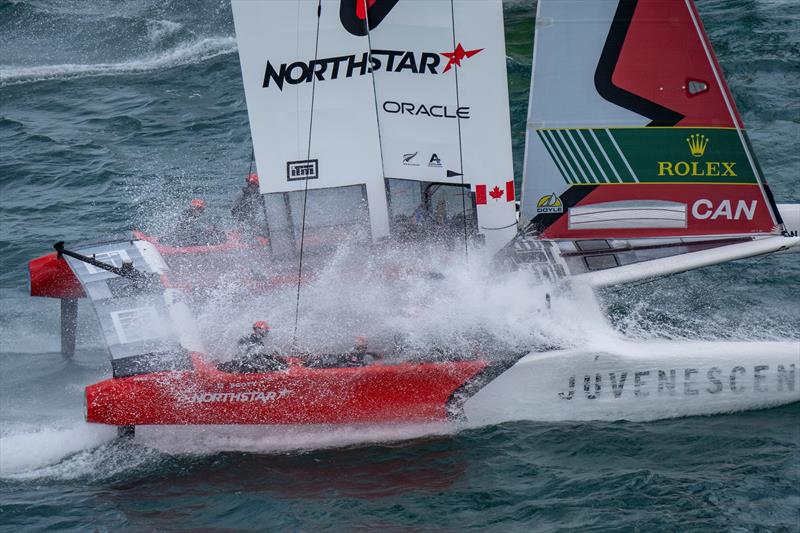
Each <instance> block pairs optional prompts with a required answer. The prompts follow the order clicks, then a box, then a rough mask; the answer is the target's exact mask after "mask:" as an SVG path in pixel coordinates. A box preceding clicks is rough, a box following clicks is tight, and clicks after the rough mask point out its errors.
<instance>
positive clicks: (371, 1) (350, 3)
mask: <svg viewBox="0 0 800 533" xmlns="http://www.w3.org/2000/svg"><path fill="white" fill-rule="evenodd" d="M395 4H397V0H341V3H340V4H339V20H341V21H342V26H344V29H346V30H347V31H348V32H350V33H352V34H353V35H357V36H359V37H363V36H364V35H366V34H367V33H369V32H370V31H371V30H374V29H375V28H377V27H378V24H380V23H381V21H382V20H383V19H384V17H386V15H388V14H389V11H391V10H392V8H393V7H394V6H395Z"/></svg>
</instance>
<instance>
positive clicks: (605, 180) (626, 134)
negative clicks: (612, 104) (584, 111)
mask: <svg viewBox="0 0 800 533" xmlns="http://www.w3.org/2000/svg"><path fill="white" fill-rule="evenodd" d="M690 131H691V130H690ZM694 131H695V133H692V134H691V135H689V136H688V137H687V133H686V130H685V129H684V128H649V127H632V128H540V129H537V130H536V134H537V137H538V140H539V141H540V143H539V144H538V146H539V147H540V148H541V149H544V150H545V151H546V152H547V153H548V154H549V155H550V157H551V159H552V161H553V163H554V164H555V167H556V169H557V171H558V173H559V174H560V175H561V177H562V178H563V179H564V181H565V182H566V183H567V184H568V185H606V184H616V183H634V184H635V183H703V184H708V183H725V184H729V183H757V182H758V181H757V178H756V175H755V174H754V172H753V168H752V167H751V166H750V162H749V160H748V158H747V152H746V151H745V148H744V146H743V145H742V142H741V139H739V136H738V133H737V131H736V130H735V129H733V128H730V129H725V128H722V129H711V128H708V129H702V128H697V129H696V130H694ZM701 132H702V133H701ZM548 187H549V186H548Z"/></svg>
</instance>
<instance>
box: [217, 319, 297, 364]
mask: <svg viewBox="0 0 800 533" xmlns="http://www.w3.org/2000/svg"><path fill="white" fill-rule="evenodd" d="M269 331H270V327H269V324H267V323H266V322H264V321H263V320H258V321H256V322H254V323H253V331H252V333H249V334H248V335H245V336H244V337H242V338H241V339H239V343H238V350H239V356H238V357H237V358H236V359H233V360H232V361H227V362H225V363H221V364H219V365H218V366H217V368H219V369H220V370H222V371H223V372H234V373H258V372H275V371H278V370H286V368H287V364H286V359H285V358H284V357H281V356H280V355H278V353H277V352H275V351H270V350H269V348H268V346H267V339H268V337H269Z"/></svg>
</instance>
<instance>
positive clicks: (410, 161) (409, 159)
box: [403, 152, 419, 167]
mask: <svg viewBox="0 0 800 533" xmlns="http://www.w3.org/2000/svg"><path fill="white" fill-rule="evenodd" d="M418 153H419V152H414V153H412V154H403V164H404V165H407V166H410V167H418V166H419V163H415V162H414V158H415V157H417V154H418Z"/></svg>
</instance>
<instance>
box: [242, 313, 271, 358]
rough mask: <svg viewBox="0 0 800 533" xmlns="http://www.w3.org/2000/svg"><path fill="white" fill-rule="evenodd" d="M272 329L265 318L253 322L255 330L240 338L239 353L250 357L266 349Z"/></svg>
mask: <svg viewBox="0 0 800 533" xmlns="http://www.w3.org/2000/svg"><path fill="white" fill-rule="evenodd" d="M270 329H271V328H270V327H269V324H267V323H266V322H264V321H263V320H258V321H256V322H253V332H252V333H250V334H249V335H245V336H244V337H242V338H241V339H239V343H238V346H239V355H241V356H242V357H249V356H252V355H254V354H256V353H261V352H264V351H266V349H267V346H266V342H267V337H269V332H270Z"/></svg>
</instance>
